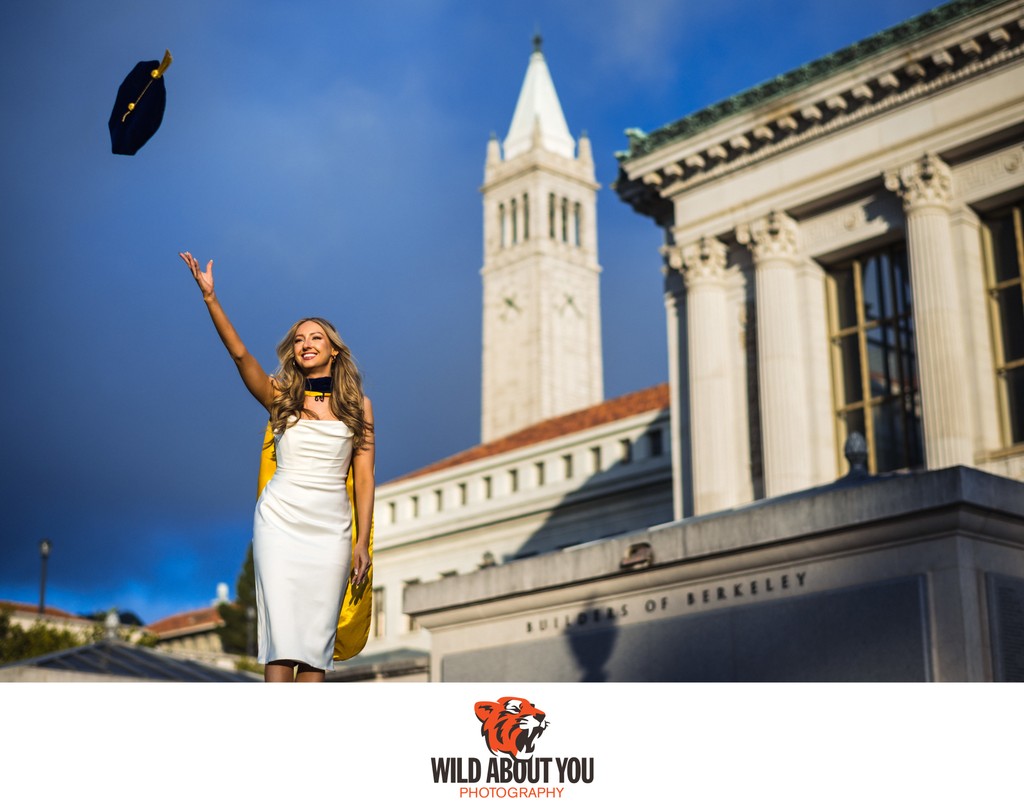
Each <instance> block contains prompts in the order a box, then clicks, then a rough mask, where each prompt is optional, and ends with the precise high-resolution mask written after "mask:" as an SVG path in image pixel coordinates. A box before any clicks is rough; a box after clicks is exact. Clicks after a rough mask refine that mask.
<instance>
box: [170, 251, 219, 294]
mask: <svg viewBox="0 0 1024 808" xmlns="http://www.w3.org/2000/svg"><path fill="white" fill-rule="evenodd" d="M178 255H180V256H181V260H182V261H184V262H185V263H186V264H187V265H188V268H189V270H190V271H191V272H192V277H193V278H195V281H196V283H198V284H199V288H200V289H201V290H202V292H203V297H206V295H212V294H213V259H212V258H211V259H210V261H209V263H208V264H207V265H206V271H205V272H200V271H199V262H198V261H197V260H196V259H195V258H193V257H192V253H190V252H181V253H178Z"/></svg>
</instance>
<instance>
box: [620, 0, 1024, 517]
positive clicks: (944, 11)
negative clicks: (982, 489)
mask: <svg viewBox="0 0 1024 808" xmlns="http://www.w3.org/2000/svg"><path fill="white" fill-rule="evenodd" d="M1021 16H1022V4H1021V3H1019V2H1005V1H1004V2H993V0H988V1H987V2H986V1H985V0H982V1H981V2H953V3H948V4H947V5H945V6H941V7H939V8H937V9H935V10H933V11H931V12H928V13H926V14H923V15H921V16H920V17H917V18H915V19H913V20H910V21H908V22H906V23H904V24H902V25H899V26H896V27H894V28H892V29H890V30H888V31H884V32H882V33H880V34H878V35H876V36H874V37H871V38H870V39H867V40H865V41H863V42H859V43H857V44H855V45H852V46H850V47H848V48H846V49H844V50H842V51H839V52H837V53H834V54H831V55H829V56H827V57H824V58H822V59H819V60H818V61H815V62H812V63H811V64H808V65H805V66H803V67H801V68H799V69H798V70H795V71H793V72H791V73H788V74H785V75H783V76H780V77H778V78H776V79H773V80H772V81H770V82H768V83H766V84H763V85H761V86H759V87H755V88H754V89H752V90H749V91H747V92H744V93H740V94H739V95H737V96H735V97H733V98H730V99H727V100H725V101H723V102H721V103H718V104H715V105H713V106H711V107H708V108H707V109H704V110H701V111H699V112H697V113H695V114H693V115H690V116H687V117H686V118H683V119H681V120H679V121H676V122H675V123H673V124H670V125H668V126H666V127H664V128H663V129H660V130H658V131H656V132H652V133H650V134H643V133H641V132H638V131H636V130H633V131H632V132H631V134H630V141H629V149H628V151H626V152H625V153H623V154H621V155H620V166H621V172H620V176H619V179H618V181H617V184H616V185H617V192H618V194H619V196H620V197H621V198H622V199H623V200H624V201H625V202H627V203H629V204H630V205H632V206H633V207H634V208H635V209H636V210H638V211H640V212H641V213H643V214H645V215H648V216H650V217H651V218H652V219H653V220H654V221H655V222H656V223H657V225H658V226H659V227H660V228H661V229H662V231H663V233H664V245H663V246H662V248H661V249H662V253H663V255H664V258H665V272H666V281H665V298H666V306H667V312H668V334H669V352H670V356H671V366H670V369H669V370H670V383H671V387H672V415H673V418H672V423H673V427H674V429H675V433H674V435H673V444H672V447H673V470H674V478H675V492H674V499H675V515H676V517H677V518H682V517H685V516H690V515H693V514H703V513H711V512H714V511H717V510H720V509H722V508H726V507H732V506H736V505H740V504H743V503H746V502H750V501H752V500H754V499H759V498H762V497H773V496H778V495H780V494H786V493H789V492H792V491H798V490H802V489H806V488H808V487H811V486H815V485H820V484H823V483H826V482H829V481H832V480H834V479H836V477H837V476H839V475H840V474H841V473H842V469H843V462H842V447H843V445H844V443H845V441H846V439H847V437H848V435H850V434H851V433H853V432H859V433H861V434H862V435H864V436H865V437H866V440H867V445H868V452H869V467H870V470H871V471H873V472H885V471H892V470H897V469H923V468H927V469H938V468H945V467H948V466H953V465H965V466H973V467H976V468H980V469H984V470H987V471H991V472H993V473H996V474H1001V475H1007V476H1010V477H1014V478H1017V479H1021V478H1024V309H1022V283H1021V271H1022V270H1021V268H1022V264H1024V261H1022V243H1024V242H1022V232H1021V214H1022V202H1024V60H1022V59H1021V55H1022V43H1024V30H1022V23H1021Z"/></svg>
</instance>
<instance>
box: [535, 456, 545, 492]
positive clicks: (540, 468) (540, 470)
mask: <svg viewBox="0 0 1024 808" xmlns="http://www.w3.org/2000/svg"><path fill="white" fill-rule="evenodd" d="M534 468H535V469H536V470H537V487H538V488H540V487H541V486H542V485H544V461H543V460H541V461H540V462H539V463H535V464H534Z"/></svg>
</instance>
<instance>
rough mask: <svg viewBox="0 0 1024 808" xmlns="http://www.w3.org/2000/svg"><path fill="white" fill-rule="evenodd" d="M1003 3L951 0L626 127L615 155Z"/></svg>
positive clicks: (709, 122)
mask: <svg viewBox="0 0 1024 808" xmlns="http://www.w3.org/2000/svg"><path fill="white" fill-rule="evenodd" d="M1004 3H1006V0H954V1H953V2H951V3H946V4H945V5H943V6H939V7H938V8H935V9H932V10H931V11H926V12H924V13H923V14H920V15H918V16H917V17H913V18H911V19H909V20H907V21H906V22H902V23H899V24H898V25H894V26H893V27H891V28H887V29H886V30H884V31H882V32H880V33H878V34H875V35H874V36H871V37H868V38H867V39H862V40H861V41H860V42H856V43H854V44H853V45H849V46H848V47H845V48H842V49H841V50H837V51H835V52H834V53H830V54H829V55H828V56H823V57H822V58H820V59H815V60H814V61H813V62H808V63H807V64H805V65H803V66H802V67H798V68H796V70H791V71H790V72H788V73H783V74H782V75H780V76H777V77H775V78H773V79H770V80H768V81H766V82H764V83H763V84H759V85H757V86H756V87H753V88H751V89H749V90H744V91H743V92H741V93H738V94H736V95H734V96H732V97H731V98H726V99H725V100H724V101H719V102H718V103H716V104H712V105H711V106H709V107H705V108H704V109H702V110H700V111H698V112H695V113H693V114H692V115H687V116H686V117H685V118H680V119H679V120H678V121H676V122H675V123H670V124H667V125H666V126H663V127H661V128H660V129H655V130H654V131H653V132H651V133H649V134H645V133H644V132H642V131H641V130H639V129H627V130H626V136H627V137H628V138H629V149H628V150H627V151H624V152H617V153H616V155H615V156H616V157H617V158H618V159H619V162H622V161H624V160H630V159H633V158H636V157H642V156H643V155H645V154H650V153H651V152H652V151H654V150H655V149H657V148H660V147H661V146H664V145H665V144H667V143H671V142H672V141H674V140H680V139H682V138H686V137H690V136H692V135H695V134H696V133H697V132H700V131H702V130H704V129H707V128H709V127H711V126H713V125H714V124H716V123H718V122H719V121H723V120H725V119H726V118H728V117H730V116H732V115H737V114H739V113H741V112H744V111H746V110H748V109H751V108H752V107H755V106H757V105H758V104H763V103H765V102H767V101H771V100H772V99H774V98H777V97H779V96H781V95H785V94H786V93H790V92H793V91H794V90H798V89H800V88H801V87H805V86H807V85H810V84H813V83H815V82H818V81H821V80H822V79H824V78H826V77H828V76H831V75H833V74H835V73H838V72H839V71H840V70H845V69H848V68H850V67H853V66H854V65H857V64H859V63H861V62H863V61H865V60H867V59H869V58H871V57H873V56H877V55H879V54H881V53H884V52H885V51H887V50H891V49H892V48H895V47H898V46H900V45H904V44H906V43H907V42H909V41H911V40H913V39H915V38H917V37H920V36H923V35H924V34H928V33H931V32H932V31H935V30H938V29H940V28H943V27H945V26H946V25H949V24H950V23H952V22H956V21H957V20H960V19H963V18H965V17H969V16H971V15H972V14H975V13H977V12H978V11H982V10H984V9H987V8H990V7H992V6H998V5H1002V4H1004Z"/></svg>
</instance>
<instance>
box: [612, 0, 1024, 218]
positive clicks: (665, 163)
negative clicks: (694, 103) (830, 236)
mask: <svg viewBox="0 0 1024 808" xmlns="http://www.w3.org/2000/svg"><path fill="white" fill-rule="evenodd" d="M985 11H988V12H990V13H988V14H984V15H980V12H985ZM1022 12H1024V2H1012V3H1007V2H1005V0H973V1H970V2H968V1H967V0H963V1H961V2H953V3H949V4H947V5H945V6H941V7H940V8H938V9H935V10H934V11H930V12H927V13H925V14H922V15H920V16H919V17H916V18H914V19H912V20H909V21H907V22H905V23H902V24H901V25H897V26H895V27H893V28H890V29H888V30H886V31H883V32H882V33H880V34H877V35H875V36H873V37H870V38H868V39H866V40H863V41H861V42H859V43H857V44H855V45H851V46H850V47H848V48H844V49H842V50H840V51H836V52H835V53H833V54H830V55H829V56H826V57H824V58H822V59H818V60H816V61H814V62H811V63H809V64H807V65H804V66H803V67H800V68H798V69H796V70H794V71H791V72H789V73H786V74H784V75H782V76H779V77H778V78H776V79H773V80H771V81H769V82H766V83H764V84H762V85H759V86H758V87H755V88H753V89H751V90H747V91H745V92H743V93H740V94H738V95H736V96H733V97H732V98H729V99H726V100H725V101H722V102H719V103H718V104H714V105H712V106H710V107H707V108H705V109H704V110H701V111H700V112H697V113H695V114H693V115H690V116H687V117H686V118H683V119H681V120H679V121H677V122H675V123H673V124H670V125H668V126H666V127H663V128H662V129H659V130H657V131H656V132H652V133H651V134H649V135H644V134H643V133H639V132H637V131H635V130H633V131H631V132H630V133H629V137H630V148H629V150H628V151H627V152H623V153H620V154H618V155H617V156H618V158H619V161H620V171H619V177H618V179H617V181H616V183H615V189H616V191H617V193H618V194H619V196H620V198H622V199H623V201H625V202H627V203H628V204H630V205H631V206H632V207H633V208H634V209H636V210H637V211H638V212H640V213H643V214H645V215H648V216H652V217H653V218H655V219H656V220H657V221H658V222H659V223H660V224H666V223H667V221H668V219H669V217H670V216H671V205H670V204H669V203H668V198H670V197H671V196H674V195H676V194H679V193H680V192H682V191H685V190H689V189H690V188H693V187H696V186H699V185H702V184H704V183H706V182H710V181H712V180H714V179H717V178H719V177H721V176H723V175H725V174H728V173H731V172H733V171H736V170H738V169H741V168H745V167H747V166H749V165H751V164H753V163H756V162H760V161H762V160H765V159H768V158H771V157H773V156H775V155H777V154H779V153H781V152H784V151H788V150H790V149H793V148H796V147H797V146H799V145H801V144H803V143H806V142H808V141H811V140H814V139H816V138H819V137H822V136H824V135H829V134H831V133H833V132H836V131H838V130H840V129H844V128H846V127H849V126H853V125H855V124H859V123H861V122H863V121H865V120H867V119H869V118H871V117H874V116H877V115H881V114H883V113H886V112H888V111H890V110H892V109H894V108H897V107H899V106H901V105H905V104H908V103H912V102H914V101H917V100H919V99H921V98H923V97H926V96H928V95H931V94H932V93H935V92H938V91H940V90H944V89H946V88H948V87H950V86H951V85H954V84H958V83H961V82H965V81H969V80H971V79H972V78H974V77H975V76H977V75H979V74H981V73H984V72H989V71H992V70H996V69H998V68H999V67H1001V66H1002V65H1004V64H1006V63H1008V62H1011V61H1014V60H1016V59H1019V58H1020V57H1021V55H1022V54H1024V18H1022V16H1021V14H1022ZM967 18H976V19H974V22H973V24H972V25H964V26H961V28H960V29H959V30H958V31H956V32H951V31H950V30H949V29H950V28H951V26H953V25H954V24H955V23H959V22H961V21H963V20H965V19H967Z"/></svg>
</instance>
